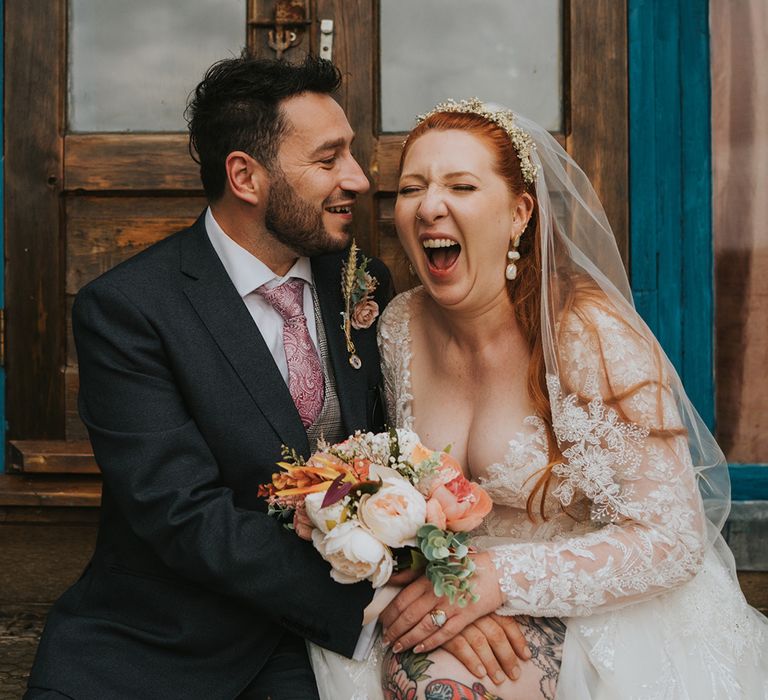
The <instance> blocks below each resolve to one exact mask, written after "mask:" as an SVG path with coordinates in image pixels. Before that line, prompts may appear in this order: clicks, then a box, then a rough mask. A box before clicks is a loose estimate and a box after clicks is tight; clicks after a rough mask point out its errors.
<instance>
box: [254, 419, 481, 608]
mask: <svg viewBox="0 0 768 700" xmlns="http://www.w3.org/2000/svg"><path fill="white" fill-rule="evenodd" d="M283 454H284V461H282V462H279V463H278V466H280V467H281V471H279V472H277V473H275V474H273V475H272V483H270V484H266V485H262V486H260V487H259V495H260V496H264V497H265V498H267V501H268V503H269V509H270V513H271V514H275V515H278V516H280V517H282V518H286V519H287V518H290V517H292V515H293V512H294V510H295V509H297V508H304V509H305V510H306V513H307V516H308V517H309V519H310V520H311V522H312V524H313V525H314V526H315V529H314V530H313V532H312V542H313V544H314V546H315V548H316V549H317V551H318V552H320V554H321V555H322V557H323V558H324V559H325V560H326V561H327V562H328V563H329V564H330V565H331V576H332V577H333V578H334V580H336V581H338V582H339V583H355V582H357V581H362V580H369V581H371V582H372V584H373V587H374V588H379V587H380V586H383V585H384V584H385V583H386V582H387V580H388V579H389V577H390V575H391V573H392V570H393V568H394V567H395V560H396V559H397V560H398V561H400V560H402V559H403V558H404V557H403V556H402V555H403V554H405V553H410V555H411V565H412V566H420V565H425V573H426V575H427V577H428V578H429V580H430V581H431V582H432V584H433V586H434V590H435V594H436V595H439V596H442V595H445V596H447V597H448V599H449V600H450V601H451V602H454V601H456V602H457V603H458V604H459V605H466V603H467V602H468V601H469V600H474V599H475V596H474V595H473V593H472V588H471V586H470V583H469V580H470V578H471V577H472V573H473V572H474V563H473V562H472V559H471V558H470V557H469V556H468V555H469V548H468V547H467V544H466V542H467V540H468V538H469V531H470V530H473V529H475V528H476V527H477V526H478V525H480V523H481V522H482V520H483V518H484V517H485V516H486V515H487V514H488V513H489V512H490V510H491V507H492V503H491V499H490V497H489V496H488V494H487V493H485V491H483V489H482V488H481V487H480V486H478V485H477V484H474V483H472V482H470V481H469V480H468V479H467V478H466V477H464V475H463V474H462V472H461V467H460V466H459V464H458V462H457V461H456V460H455V459H453V458H452V457H451V456H450V455H449V454H448V453H447V452H445V451H443V452H436V451H433V450H430V449H428V448H426V447H424V445H422V444H421V443H420V442H419V438H418V436H417V435H416V434H415V433H413V432H411V431H409V430H390V431H389V432H386V433H376V434H374V433H356V434H355V435H353V436H351V437H349V438H348V439H347V440H345V441H344V442H341V443H338V444H336V445H329V444H327V443H323V442H321V443H318V450H317V452H315V453H314V454H313V455H312V456H311V457H310V458H309V459H308V460H306V461H304V460H303V459H302V458H301V457H300V456H298V455H296V453H295V452H293V451H292V450H289V449H287V448H284V453H283Z"/></svg>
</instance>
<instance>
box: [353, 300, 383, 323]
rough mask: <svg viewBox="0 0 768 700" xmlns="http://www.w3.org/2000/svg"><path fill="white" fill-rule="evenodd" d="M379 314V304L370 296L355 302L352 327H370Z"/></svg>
mask: <svg viewBox="0 0 768 700" xmlns="http://www.w3.org/2000/svg"><path fill="white" fill-rule="evenodd" d="M378 315H379V305H378V304H377V303H376V302H375V301H374V300H373V299H370V298H368V297H366V298H365V299H363V300H362V301H360V302H358V303H357V304H355V308H354V309H352V321H351V323H352V328H355V329H356V330H363V329H365V328H370V327H371V325H373V322H374V321H375V320H376V317H377V316H378Z"/></svg>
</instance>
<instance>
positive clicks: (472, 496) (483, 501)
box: [427, 474, 493, 532]
mask: <svg viewBox="0 0 768 700" xmlns="http://www.w3.org/2000/svg"><path fill="white" fill-rule="evenodd" d="M491 508H493V501H491V498H490V496H489V495H488V494H487V493H486V492H485V491H484V490H483V489H482V488H481V487H480V486H478V485H477V484H473V483H472V482H471V481H469V479H467V478H466V477H465V476H464V475H463V474H458V475H457V476H456V477H454V478H453V479H451V481H449V482H447V483H445V484H440V485H439V486H438V487H437V488H436V489H435V490H434V491H433V492H432V494H431V496H430V498H429V500H428V501H427V514H428V518H429V522H430V523H431V524H434V525H437V526H438V527H440V525H439V522H441V520H442V517H445V526H444V527H447V528H448V529H449V530H452V531H453V532H468V531H469V530H474V529H475V528H476V527H478V526H479V525H480V523H482V522H483V518H484V517H485V516H486V515H488V513H490V512H491ZM439 511H442V514H443V515H442V516H441V515H440V514H439ZM430 515H431V518H430ZM441 529H442V528H441Z"/></svg>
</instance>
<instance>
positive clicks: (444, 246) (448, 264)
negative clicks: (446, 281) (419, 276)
mask: <svg viewBox="0 0 768 700" xmlns="http://www.w3.org/2000/svg"><path fill="white" fill-rule="evenodd" d="M421 245H422V247H423V249H424V255H425V256H426V258H427V265H428V267H429V271H430V272H431V273H432V274H436V275H444V274H446V273H448V272H450V271H451V269H452V268H453V267H454V265H456V261H457V260H458V259H459V255H460V254H461V246H460V245H459V244H458V243H457V242H456V241H454V240H451V239H450V238H424V239H423V240H422V241H421Z"/></svg>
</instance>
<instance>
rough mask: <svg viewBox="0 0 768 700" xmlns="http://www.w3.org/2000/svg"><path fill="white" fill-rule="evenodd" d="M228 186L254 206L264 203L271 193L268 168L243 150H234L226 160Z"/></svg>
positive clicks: (237, 195)
mask: <svg viewBox="0 0 768 700" xmlns="http://www.w3.org/2000/svg"><path fill="white" fill-rule="evenodd" d="M224 169H225V171H226V173H227V186H228V188H229V190H230V191H231V192H232V194H233V195H234V196H235V197H237V198H238V199H241V200H243V201H244V202H247V203H248V204H250V205H252V206H259V205H263V204H264V203H265V202H266V201H267V195H268V193H269V175H268V174H267V170H266V168H265V167H264V166H263V165H262V164H261V163H259V162H258V161H257V160H256V159H255V158H253V157H252V156H249V155H248V154H247V153H245V152H243V151H232V153H230V154H229V155H228V156H227V160H226V161H225V162H224Z"/></svg>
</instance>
